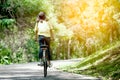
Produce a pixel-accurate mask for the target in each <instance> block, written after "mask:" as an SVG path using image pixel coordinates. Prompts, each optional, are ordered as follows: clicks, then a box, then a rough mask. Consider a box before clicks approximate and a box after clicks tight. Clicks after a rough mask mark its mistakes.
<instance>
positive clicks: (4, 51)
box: [0, 43, 11, 64]
mask: <svg viewBox="0 0 120 80" xmlns="http://www.w3.org/2000/svg"><path fill="white" fill-rule="evenodd" d="M10 54H11V50H10V49H9V48H8V47H7V46H6V45H5V44H3V43H2V44H0V55H1V56H0V64H10V62H11V55H10Z"/></svg>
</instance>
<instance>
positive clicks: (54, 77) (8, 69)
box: [0, 60, 99, 80]
mask: <svg viewBox="0 0 120 80" xmlns="http://www.w3.org/2000/svg"><path fill="white" fill-rule="evenodd" d="M77 61H78V60H56V61H52V64H53V66H52V67H51V68H48V76H47V77H46V78H44V77H43V67H40V66H37V64H38V62H34V63H26V64H12V65H1V66H0V80H99V79H97V78H94V77H90V76H86V75H78V74H74V73H67V72H63V71H60V70H57V69H56V68H57V67H59V66H61V65H64V64H66V65H67V64H71V63H73V62H77Z"/></svg>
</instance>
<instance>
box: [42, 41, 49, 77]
mask: <svg viewBox="0 0 120 80" xmlns="http://www.w3.org/2000/svg"><path fill="white" fill-rule="evenodd" d="M41 49H42V51H43V57H42V61H43V66H44V77H46V76H47V68H48V63H47V62H48V53H47V49H48V45H46V43H45V41H44V44H43V45H41Z"/></svg>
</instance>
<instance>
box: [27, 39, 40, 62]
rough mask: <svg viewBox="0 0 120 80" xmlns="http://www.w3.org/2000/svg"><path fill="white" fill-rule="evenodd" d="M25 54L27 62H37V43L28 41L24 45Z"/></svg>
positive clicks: (31, 40)
mask: <svg viewBox="0 0 120 80" xmlns="http://www.w3.org/2000/svg"><path fill="white" fill-rule="evenodd" d="M26 49H27V51H26V53H27V58H28V62H32V61H37V60H38V50H39V48H38V43H36V42H35V40H33V39H28V40H27V43H26Z"/></svg>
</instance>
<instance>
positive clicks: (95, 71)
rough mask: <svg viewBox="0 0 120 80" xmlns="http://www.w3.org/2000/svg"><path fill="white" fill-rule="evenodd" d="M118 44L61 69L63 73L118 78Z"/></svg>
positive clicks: (119, 46)
mask: <svg viewBox="0 0 120 80" xmlns="http://www.w3.org/2000/svg"><path fill="white" fill-rule="evenodd" d="M119 49H120V42H119V41H118V42H116V43H113V44H111V45H109V46H106V47H105V48H104V49H103V50H101V51H97V52H96V53H94V54H92V55H91V56H89V57H86V58H85V59H84V60H82V61H81V62H79V63H77V64H74V65H73V64H72V65H69V66H65V67H61V69H63V70H64V71H69V72H75V73H78V74H87V75H93V76H97V77H101V78H102V79H103V80H104V79H105V80H106V79H113V80H117V79H119V78H120V75H119V73H120V68H119V67H120V63H119V62H120V54H119V52H120V51H119Z"/></svg>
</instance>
